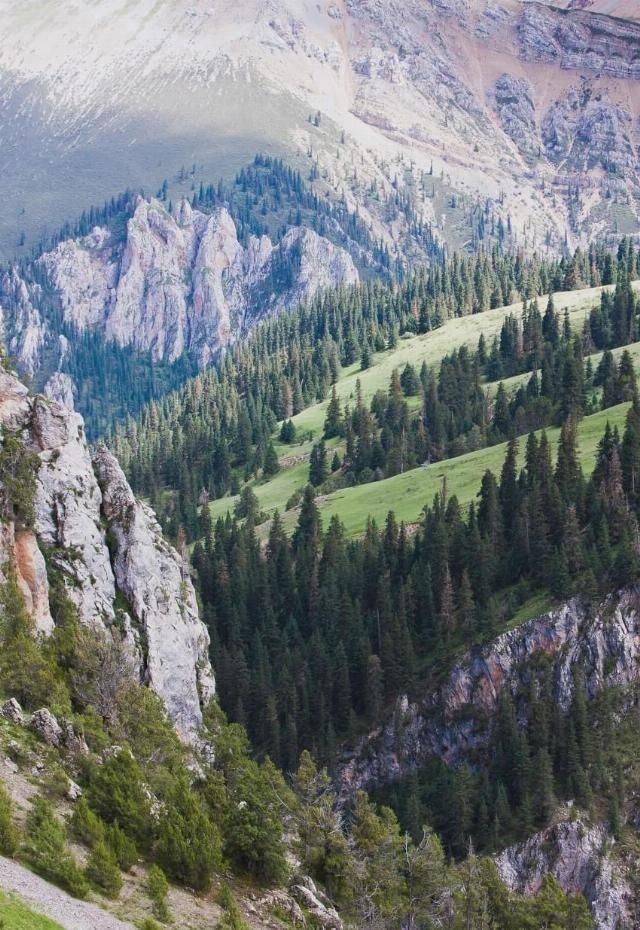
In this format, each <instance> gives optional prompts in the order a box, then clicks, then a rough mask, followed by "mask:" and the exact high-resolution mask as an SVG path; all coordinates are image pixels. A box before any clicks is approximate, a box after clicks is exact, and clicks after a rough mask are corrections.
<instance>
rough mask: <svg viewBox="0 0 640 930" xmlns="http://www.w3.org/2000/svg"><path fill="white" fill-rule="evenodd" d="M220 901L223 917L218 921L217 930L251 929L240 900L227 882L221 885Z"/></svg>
mask: <svg viewBox="0 0 640 930" xmlns="http://www.w3.org/2000/svg"><path fill="white" fill-rule="evenodd" d="M218 903H219V905H220V907H221V908H222V911H223V913H222V917H221V918H220V920H219V921H218V925H217V928H216V930H249V925H248V924H247V922H246V921H245V920H244V918H243V916H242V913H241V912H240V908H239V907H238V902H237V901H236V899H235V897H234V894H233V892H232V890H231V888H230V887H229V885H228V884H227V883H226V882H223V883H222V885H221V886H220V894H219V896H218Z"/></svg>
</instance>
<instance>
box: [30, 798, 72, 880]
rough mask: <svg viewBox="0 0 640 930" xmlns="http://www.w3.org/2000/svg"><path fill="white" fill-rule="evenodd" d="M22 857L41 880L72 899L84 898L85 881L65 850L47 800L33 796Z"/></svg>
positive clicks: (60, 824)
mask: <svg viewBox="0 0 640 930" xmlns="http://www.w3.org/2000/svg"><path fill="white" fill-rule="evenodd" d="M25 855H26V856H27V858H28V860H29V862H30V864H31V865H32V867H33V868H34V869H35V871H36V872H38V873H39V874H40V875H42V876H43V878H46V879H47V880H48V881H52V882H55V883H56V884H57V885H60V886H61V887H62V888H64V889H65V890H66V891H68V892H69V894H72V895H74V897H76V898H85V897H86V896H87V892H88V884H87V881H86V879H85V877H84V875H83V874H82V872H81V870H80V869H79V868H78V865H77V863H76V862H75V860H74V859H73V857H72V856H71V855H70V854H69V853H68V852H67V850H66V848H65V829H64V826H63V825H62V823H61V822H60V821H59V820H58V818H57V817H56V815H55V814H54V812H53V809H52V807H51V805H50V804H49V802H48V801H46V800H45V799H44V798H42V797H35V798H34V799H33V802H32V807H31V810H30V811H29V813H28V814H27V822H26V833H25Z"/></svg>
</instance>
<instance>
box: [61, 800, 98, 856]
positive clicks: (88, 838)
mask: <svg viewBox="0 0 640 930" xmlns="http://www.w3.org/2000/svg"><path fill="white" fill-rule="evenodd" d="M69 831H70V833H71V835H72V836H73V837H74V838H75V839H77V840H80V842H81V843H84V844H85V846H88V847H89V849H93V847H94V846H95V845H96V843H99V842H101V841H102V840H104V838H105V825H104V823H103V822H102V821H101V820H100V818H99V817H98V816H97V815H96V814H94V812H93V811H92V810H91V808H90V807H89V804H88V803H87V799H86V798H80V800H79V801H78V802H77V803H76V806H75V807H74V809H73V814H72V815H71V820H70V821H69Z"/></svg>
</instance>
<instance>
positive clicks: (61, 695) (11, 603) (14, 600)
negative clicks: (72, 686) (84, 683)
mask: <svg viewBox="0 0 640 930" xmlns="http://www.w3.org/2000/svg"><path fill="white" fill-rule="evenodd" d="M4 574H5V576H6V581H5V583H4V584H3V585H2V586H0V680H1V681H2V685H3V690H4V691H5V693H7V694H11V695H12V696H13V697H15V698H17V700H18V701H20V703H21V704H22V705H23V706H26V707H28V708H33V709H35V708H36V707H42V706H43V704H45V705H48V706H51V705H58V706H60V707H62V708H68V707H69V695H68V692H67V689H66V687H65V684H64V681H63V676H62V673H61V671H60V669H59V667H58V666H57V664H56V661H55V657H54V656H53V655H51V652H50V650H49V649H48V648H47V647H46V646H43V645H42V644H41V643H40V642H39V641H38V640H37V639H36V638H35V636H34V628H33V621H32V619H31V617H30V616H29V614H28V612H27V609H26V607H25V604H24V598H23V596H22V592H21V591H20V588H19V587H18V582H17V579H16V574H15V568H14V566H13V565H11V564H9V565H8V566H6V567H5V570H4Z"/></svg>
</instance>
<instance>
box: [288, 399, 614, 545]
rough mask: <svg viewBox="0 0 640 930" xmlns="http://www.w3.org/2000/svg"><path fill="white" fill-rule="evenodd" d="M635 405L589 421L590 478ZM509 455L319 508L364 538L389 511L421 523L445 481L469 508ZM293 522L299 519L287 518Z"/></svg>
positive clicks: (585, 440) (499, 450) (409, 476)
mask: <svg viewBox="0 0 640 930" xmlns="http://www.w3.org/2000/svg"><path fill="white" fill-rule="evenodd" d="M628 408H629V404H620V405H619V406H617V407H610V408H609V409H608V410H603V411H600V412H599V413H596V414H593V416H590V417H585V418H584V420H582V422H581V423H580V426H579V429H578V441H579V448H580V457H581V460H582V466H583V468H584V471H585V474H587V475H589V474H590V473H591V471H592V470H593V465H594V461H595V452H596V447H597V444H598V442H599V440H600V438H601V436H602V433H603V432H604V428H605V424H606V422H607V420H609V422H610V423H611V425H612V426H613V425H617V426H618V428H619V429H622V427H623V426H624V418H625V416H626V412H627V410H628ZM547 435H548V437H549V439H550V441H551V442H552V446H555V444H556V443H557V440H558V436H559V435H560V430H559V429H557V428H556V429H549V430H547ZM525 442H526V439H525V438H521V439H520V443H519V458H520V464H521V465H522V464H524V449H525ZM505 453H506V443H501V444H500V445H498V446H491V447H489V448H487V449H479V450H478V451H477V452H469V453H467V454H466V455H461V456H458V458H455V459H447V460H446V461H444V462H438V463H436V464H434V465H430V466H428V467H422V468H414V469H412V470H411V471H408V472H405V473H404V474H403V475H394V477H393V478H386V479H385V480H384V481H375V482H373V483H372V484H362V485H358V486H357V487H354V488H346V489H345V490H342V491H337V492H335V493H334V494H330V495H328V496H327V497H326V498H324V499H320V501H319V506H320V511H321V513H322V516H323V521H324V523H325V525H326V524H327V523H328V520H329V519H330V517H332V516H333V515H334V514H337V515H338V516H339V517H340V519H341V520H342V522H343V523H344V525H345V527H346V529H347V531H348V532H349V533H350V534H352V535H357V534H358V533H361V532H362V531H363V530H364V528H365V526H366V523H367V517H368V516H369V515H370V516H372V517H374V519H375V520H376V521H377V522H378V523H380V522H382V521H384V519H385V517H386V515H387V513H388V512H389V510H393V511H394V513H395V514H396V517H397V518H398V520H404V521H405V522H407V523H413V522H415V521H416V520H417V519H418V517H419V515H420V512H421V510H422V508H423V507H424V505H425V504H430V503H431V501H432V500H433V497H434V495H435V494H436V493H437V492H438V491H439V490H440V488H441V487H442V482H443V479H444V478H446V481H447V491H448V493H449V494H456V495H457V496H458V498H459V500H460V502H461V503H462V504H469V503H470V502H471V501H472V500H473V499H474V497H475V496H476V495H477V493H478V490H479V485H480V479H481V477H482V475H483V474H484V472H485V471H486V470H487V469H490V470H491V471H492V472H494V474H496V475H499V473H500V469H501V468H502V463H503V461H504V457H505ZM287 518H289V519H292V520H293V519H295V518H294V517H293V516H292V515H289V514H287Z"/></svg>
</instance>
